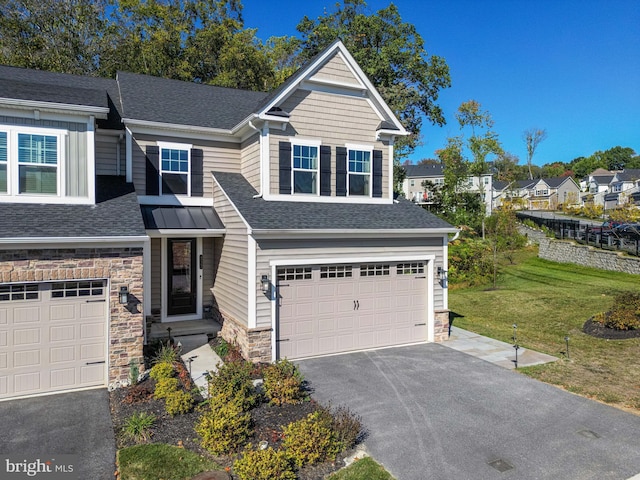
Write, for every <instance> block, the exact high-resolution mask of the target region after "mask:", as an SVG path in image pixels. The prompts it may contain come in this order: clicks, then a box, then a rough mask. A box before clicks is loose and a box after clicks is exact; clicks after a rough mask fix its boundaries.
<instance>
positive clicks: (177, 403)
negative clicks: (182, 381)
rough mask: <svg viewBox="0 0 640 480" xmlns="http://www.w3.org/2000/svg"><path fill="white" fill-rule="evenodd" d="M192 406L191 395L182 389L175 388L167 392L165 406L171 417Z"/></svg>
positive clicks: (184, 411) (182, 412)
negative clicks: (173, 390)
mask: <svg viewBox="0 0 640 480" xmlns="http://www.w3.org/2000/svg"><path fill="white" fill-rule="evenodd" d="M192 407H193V397H192V396H191V395H189V394H188V393H187V392H185V391H184V390H176V391H175V392H171V393H169V394H167V396H166V399H165V408H166V409H167V413H168V414H169V415H171V416H172V417H173V416H175V415H178V414H185V413H189V412H190V411H191V408H192Z"/></svg>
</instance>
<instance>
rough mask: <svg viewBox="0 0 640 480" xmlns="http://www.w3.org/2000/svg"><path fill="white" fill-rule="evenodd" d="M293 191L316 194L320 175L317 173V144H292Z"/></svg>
mask: <svg viewBox="0 0 640 480" xmlns="http://www.w3.org/2000/svg"><path fill="white" fill-rule="evenodd" d="M292 150H293V151H292V153H293V165H292V166H293V168H292V172H291V173H292V175H293V182H292V185H293V193H308V194H313V195H317V194H318V191H319V181H320V175H318V164H319V160H318V151H319V150H320V148H319V146H318V145H296V144H294V145H293V149H292Z"/></svg>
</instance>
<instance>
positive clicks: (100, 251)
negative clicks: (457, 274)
mask: <svg viewBox="0 0 640 480" xmlns="http://www.w3.org/2000/svg"><path fill="white" fill-rule="evenodd" d="M0 109H1V112H0V224H1V225H2V228H1V229H0V244H2V247H0V275H2V278H1V282H2V283H0V399H2V398H15V397H19V396H28V395H35V394H41V393H50V392H55V391H65V390H72V389H80V388H89V387H101V386H106V385H118V384H120V383H121V382H126V380H127V378H128V375H129V371H130V368H131V366H132V365H134V364H138V363H141V362H142V358H143V356H142V348H143V344H144V342H145V341H146V335H147V332H146V323H145V320H149V321H153V322H161V324H162V325H163V326H164V325H166V326H167V327H174V328H178V327H179V325H180V323H179V322H182V321H187V320H192V319H202V318H206V317H211V316H212V314H213V315H214V316H215V318H217V319H219V320H220V321H221V322H222V324H223V325H222V332H221V333H222V335H223V336H224V337H225V338H226V339H227V340H229V341H232V342H236V343H237V344H238V345H239V346H240V348H241V349H242V351H243V353H244V355H245V356H246V357H247V358H249V359H251V360H253V361H271V360H273V359H276V358H283V357H289V358H302V357H306V356H313V355H323V354H331V353H339V352H346V351H353V350H359V349H369V348H376V347H384V346H391V345H399V344H409V343H415V342H425V341H439V340H442V339H444V338H446V335H447V331H448V310H447V308H448V307H447V304H448V302H447V288H446V287H447V284H446V270H447V243H448V236H449V234H450V233H453V232H455V229H454V228H453V227H451V226H450V225H449V224H447V223H446V222H444V221H442V220H440V219H438V218H437V217H435V216H433V215H431V214H430V213H428V212H426V211H425V210H424V209H422V208H418V207H416V206H415V205H413V204H412V203H411V202H408V201H406V200H403V199H399V200H394V197H393V161H392V159H393V145H394V140H395V139H396V138H399V137H401V136H403V135H406V134H407V132H406V131H405V129H404V128H403V127H402V125H401V124H400V122H399V121H398V120H397V119H396V118H395V116H394V115H393V113H392V112H391V110H390V109H389V107H388V106H387V105H386V104H385V102H384V101H383V100H382V98H381V97H380V95H379V93H378V92H377V91H376V90H375V88H374V87H373V85H372V84H371V83H370V82H369V80H368V79H367V77H366V76H365V74H364V73H363V72H362V70H361V69H360V68H359V67H358V65H357V64H356V62H355V60H354V59H353V57H352V56H351V55H350V54H349V52H348V51H347V50H346V49H345V47H344V45H343V44H342V43H340V42H336V43H334V44H332V45H331V46H330V47H329V48H327V49H326V50H325V51H324V52H322V53H321V54H319V55H318V56H317V57H316V58H315V59H313V60H312V61H311V62H310V63H309V64H307V65H306V66H305V67H303V68H302V69H300V70H299V71H298V72H297V73H296V74H294V75H293V76H292V77H291V78H290V79H289V80H288V81H287V82H286V83H284V84H283V85H282V86H281V87H280V88H279V89H278V90H276V91H275V92H272V93H269V94H267V93H258V92H249V91H240V90H234V89H228V88H220V87H213V86H206V85H199V84H194V83H186V82H180V81H174V80H166V79H161V78H155V77H149V76H144V75H134V74H129V73H118V76H117V78H116V80H107V79H98V78H89V77H79V76H72V75H63V74H55V73H49V72H42V71H33V70H25V69H19V68H12V67H0ZM123 301H124V303H121V302H123Z"/></svg>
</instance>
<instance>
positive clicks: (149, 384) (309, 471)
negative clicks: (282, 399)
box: [109, 379, 344, 480]
mask: <svg viewBox="0 0 640 480" xmlns="http://www.w3.org/2000/svg"><path fill="white" fill-rule="evenodd" d="M154 386H155V381H154V380H152V379H146V380H144V381H142V382H141V383H139V384H138V385H137V386H136V387H126V388H120V389H117V390H114V391H112V392H111V393H110V398H109V400H110V407H111V419H112V422H113V428H114V432H115V435H116V442H117V447H118V448H123V447H128V446H132V445H135V444H136V443H135V441H133V440H130V439H127V438H125V437H124V436H123V435H122V428H123V426H124V424H125V422H126V420H127V419H128V418H129V417H131V416H132V415H133V414H134V413H142V412H146V413H149V414H153V415H154V416H155V417H156V422H155V424H154V426H153V428H152V434H151V440H150V442H151V443H166V444H169V445H174V446H183V447H184V448H186V449H188V450H191V451H194V452H197V453H199V454H200V455H203V456H206V457H208V458H211V459H213V460H214V461H215V462H216V463H218V464H219V465H221V466H223V467H231V466H232V464H233V461H234V457H232V456H224V457H215V456H212V455H211V454H210V453H209V452H208V451H207V450H205V449H204V448H202V446H201V445H200V441H199V438H198V435H197V434H196V433H195V430H194V427H195V425H196V424H197V423H198V420H199V418H200V416H201V413H200V412H199V411H198V408H197V407H196V408H195V409H194V410H193V411H192V412H190V413H187V414H184V415H176V416H175V417H172V416H171V415H169V414H168V413H167V412H166V411H165V405H164V404H165V402H164V400H157V399H155V398H153V395H149V396H148V397H146V398H145V399H144V400H143V401H140V402H137V403H127V402H126V401H125V397H126V396H127V394H128V393H129V392H130V391H131V389H132V388H139V389H145V388H147V389H148V391H149V392H153V389H154ZM143 397H144V396H143ZM201 401H202V399H201V398H200V399H198V401H197V402H196V404H198V403H200V402H201ZM317 408H318V404H317V403H316V402H315V401H313V400H311V401H308V402H303V403H301V404H298V405H283V406H274V405H269V404H268V403H261V404H260V405H259V406H257V407H255V408H254V409H252V410H251V418H252V420H253V423H254V434H253V436H252V437H251V438H250V439H249V442H250V443H252V444H253V445H257V444H258V443H259V442H260V441H263V440H264V441H266V442H268V443H269V445H270V446H272V447H274V448H278V447H279V446H280V444H281V442H282V437H281V435H280V433H281V432H282V427H284V426H286V425H288V424H289V423H291V422H293V421H296V420H300V419H302V418H305V417H306V416H307V415H308V414H309V413H312V412H313V411H314V410H316V409H317ZM342 466H344V463H343V462H342V461H341V460H340V461H338V462H335V463H333V462H325V463H321V464H319V465H314V466H310V467H305V468H303V469H301V470H299V471H298V478H299V480H322V479H324V478H326V476H327V475H329V474H330V473H332V472H334V471H337V470H338V469H339V468H341V467H342Z"/></svg>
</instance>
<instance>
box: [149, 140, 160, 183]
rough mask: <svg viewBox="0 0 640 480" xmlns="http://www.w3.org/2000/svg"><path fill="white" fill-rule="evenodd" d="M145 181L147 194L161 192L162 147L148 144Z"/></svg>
mask: <svg viewBox="0 0 640 480" xmlns="http://www.w3.org/2000/svg"><path fill="white" fill-rule="evenodd" d="M145 153H146V170H145V175H146V178H145V183H146V190H147V195H159V194H160V188H159V187H160V147H158V146H157V145H147V148H146V152H145Z"/></svg>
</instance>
